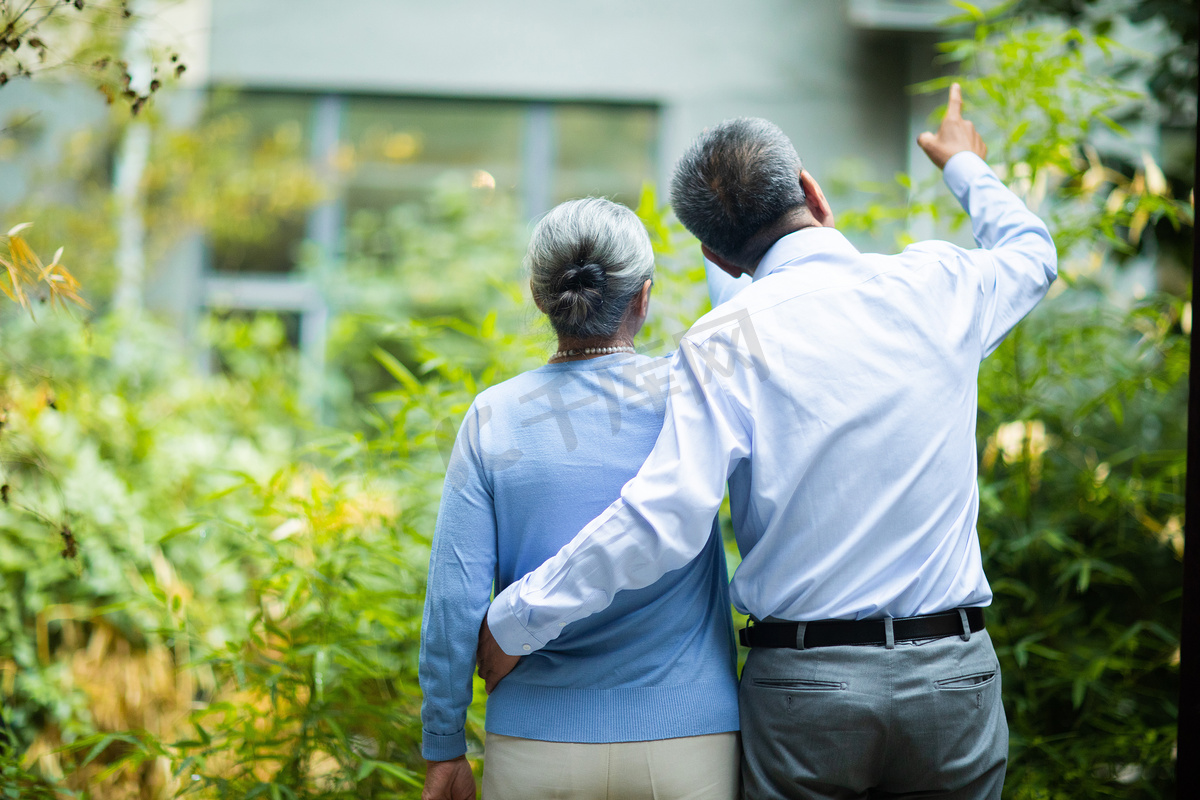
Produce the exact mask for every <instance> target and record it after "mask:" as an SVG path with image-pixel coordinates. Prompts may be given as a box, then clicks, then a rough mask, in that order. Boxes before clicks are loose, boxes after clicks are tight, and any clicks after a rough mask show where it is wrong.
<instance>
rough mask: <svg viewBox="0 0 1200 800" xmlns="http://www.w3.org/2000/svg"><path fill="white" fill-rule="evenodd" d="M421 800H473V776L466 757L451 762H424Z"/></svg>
mask: <svg viewBox="0 0 1200 800" xmlns="http://www.w3.org/2000/svg"><path fill="white" fill-rule="evenodd" d="M425 764H426V769H425V788H423V789H422V790H421V800H475V797H476V795H475V776H474V775H473V774H471V765H470V764H468V763H467V757H466V756H459V757H458V758H455V759H453V760H451V761H426V762H425Z"/></svg>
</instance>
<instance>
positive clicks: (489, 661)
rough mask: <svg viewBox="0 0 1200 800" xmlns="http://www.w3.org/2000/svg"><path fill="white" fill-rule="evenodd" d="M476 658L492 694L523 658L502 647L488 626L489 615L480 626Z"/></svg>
mask: <svg viewBox="0 0 1200 800" xmlns="http://www.w3.org/2000/svg"><path fill="white" fill-rule="evenodd" d="M475 660H476V661H477V662H479V677H481V678H483V682H484V686H485V687H486V688H487V693H488V694H491V693H492V690H493V689H495V688H496V684H497V683H499V682H500V681H501V680H502V679H503V678H504V676H505V675H507V674H508V673H510V672H512V671H513V669H514V668H515V667H516V666H517V662H518V661H520V660H521V657H520V656H510V655H509V654H508V653H506V652H504V651H503V650H502V649H500V644H499V643H498V642H497V641H496V637H494V636H492V631H491V629H490V628H488V624H487V615H486V614H485V615H484V617H483V624H482V625H480V626H479V649H478V650H476V651H475Z"/></svg>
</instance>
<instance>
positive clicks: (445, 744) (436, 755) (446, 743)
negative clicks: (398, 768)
mask: <svg viewBox="0 0 1200 800" xmlns="http://www.w3.org/2000/svg"><path fill="white" fill-rule="evenodd" d="M466 752H467V732H466V731H465V730H462V731H459V732H458V733H451V734H442V733H430V732H429V731H425V730H423V731H421V757H422V758H424V759H425V760H426V761H450V760H452V759H455V758H458V757H459V756H461V755H466Z"/></svg>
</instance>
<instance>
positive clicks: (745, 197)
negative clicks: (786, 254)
mask: <svg viewBox="0 0 1200 800" xmlns="http://www.w3.org/2000/svg"><path fill="white" fill-rule="evenodd" d="M799 172H800V156H799V155H797V154H796V148H795V147H794V146H793V145H792V142H791V140H790V139H788V137H787V135H785V134H784V132H783V131H782V130H780V129H779V126H777V125H775V124H774V123H772V122H768V121H767V120H765V119H756V118H753V117H740V118H738V119H730V120H726V121H724V122H722V123H721V124H720V125H717V126H716V127H713V128H708V129H707V130H705V131H704V132H703V133H701V134H700V135H699V136H698V137H696V141H694V142H692V145H691V146H690V147H689V148H688V149H687V152H685V153H684V154H683V157H682V158H680V159H679V163H678V164H676V165H675V175H674V177H673V178H672V179H671V205H672V207H673V208H674V210H675V216H677V217H678V218H679V221H680V222H682V223H683V225H684V227H685V228H687V229H688V230H689V231H691V232H692V234H693V235H694V236H695V237H696V238H697V239H699V240H700V241H701V242H702V243H703V244H705V245H706V246H708V248H709V249H710V250H712V251H713V252H715V253H716V254H717V255H719V256H721V257H722V258H726V259H729V260H730V261H733V262H735V263H738V264H739V265H743V264H744V265H746V266H751V267H752V266H754V264H757V263H758V260H759V259H760V258H762V256H763V254H764V253H765V252H766V249H767V247H769V246H770V243H769V242H767V243H765V246H760V247H755V248H753V250H759V249H761V252H749V251H748V246H749V244H750V240H751V239H752V238H753V237H754V235H755V234H756V233H758V232H759V231H761V230H762V229H763V228H765V227H766V226H768V225H770V224H771V223H773V222H776V221H777V220H779V219H780V218H782V217H783V215H784V214H786V213H787V212H789V211H791V210H792V209H794V208H796V207H797V206H802V205H804V190H803V189H802V188H801V187H800V181H799V178H798V175H799ZM756 244H758V243H756Z"/></svg>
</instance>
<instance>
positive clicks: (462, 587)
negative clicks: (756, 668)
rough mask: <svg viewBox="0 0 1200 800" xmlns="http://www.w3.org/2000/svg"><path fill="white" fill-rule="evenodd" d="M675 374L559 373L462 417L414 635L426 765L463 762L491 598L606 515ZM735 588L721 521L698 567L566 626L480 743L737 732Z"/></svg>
mask: <svg viewBox="0 0 1200 800" xmlns="http://www.w3.org/2000/svg"><path fill="white" fill-rule="evenodd" d="M666 363H667V362H666V359H653V358H649V357H646V356H641V355H627V354H614V355H607V356H601V357H600V358H595V359H591V360H588V361H574V362H567V363H560V364H550V365H547V366H544V367H540V368H538V369H535V370H531V371H529V372H526V373H523V374H521V375H518V376H517V377H515V378H513V379H511V380H508V381H505V382H504V383H501V384H499V385H497V386H493V387H492V388H490V389H488V390H486V391H484V392H483V393H481V394H480V395H479V396H478V397H477V398H475V402H474V403H473V404H472V405H471V408H470V409H469V410H468V411H467V414H466V417H465V418H464V420H463V424H462V427H461V428H460V430H459V433H458V439H457V441H456V442H455V445H454V451H453V454H452V455H451V458H450V464H449V466H448V467H447V470H446V483H445V487H444V489H443V493H442V503H441V509H440V510H439V512H438V520H437V528H436V530H435V532H434V537H433V552H432V555H431V558H430V564H429V583H428V590H427V594H426V598H425V614H424V620H423V624H422V629H421V663H420V680H421V688H422V691H423V693H424V702H423V704H422V707H421V719H422V723H423V727H424V741H423V743H422V753H423V755H424V757H425V758H427V759H430V760H435V761H444V760H447V759H451V758H456V757H457V756H460V755H462V754H463V753H465V752H466V736H465V733H464V725H465V722H466V714H467V707H468V706H469V705H470V703H471V694H472V673H473V671H474V666H475V648H476V645H477V642H478V634H479V625H480V623H481V622H482V620H483V617H484V614H485V613H486V612H487V608H488V604H489V602H490V600H491V597H492V588H493V583H494V584H495V590H496V592H497V593H499V592H500V591H502V590H503V589H504V588H505V587H506V586H508V585H509V584H510V583H512V582H514V581H516V580H518V579H520V578H521V577H522V576H524V575H525V574H526V573H528V572H530V571H531V570H533V569H535V568H536V567H538V566H539V565H541V563H542V562H543V561H545V560H546V559H547V558H549V557H550V556H552V555H554V554H555V553H557V552H558V550H559V549H560V548H561V547H562V546H563V545H564V544H566V543H567V542H569V541H570V540H571V539H572V538H574V536H575V534H576V533H578V532H579V530H580V529H581V528H583V527H584V525H586V524H587V523H588V522H590V521H591V520H592V518H593V517H595V516H596V515H598V514H599V513H600V512H602V511H603V510H604V509H605V508H606V507H607V506H608V504H609V503H611V502H612V501H613V500H614V499H615V498H616V497H617V496H618V494H619V493H620V490H621V487H622V486H623V485H624V484H625V482H626V481H628V480H629V479H630V478H632V477H633V476H634V474H635V473H636V472H637V471H638V469H639V468H640V467H641V465H642V462H643V461H644V460H645V458H646V455H647V454H648V453H649V452H650V449H651V448H652V447H653V446H654V442H655V440H656V439H657V438H658V434H659V430H660V429H661V428H662V422H663V413H664V408H665V403H666V392H667V388H668V387H667V385H666V374H667V370H666ZM735 662H736V657H735V649H734V643H733V626H732V622H731V619H730V612H729V586H728V575H727V572H726V568H725V554H724V550H723V548H722V545H721V537H720V535H719V533H718V531H717V525H716V521H715V520H714V521H713V526H712V532H711V535H710V538H709V541H708V544H707V546H706V547H705V548H704V550H703V552H701V554H700V555H699V556H698V557H697V558H696V559H695V560H693V561H692V562H691V563H689V564H688V565H686V566H685V567H683V568H681V569H678V570H676V571H674V572H671V573H668V574H667V575H666V576H664V577H663V578H662V579H660V580H659V581H658V582H657V583H654V584H652V585H651V586H648V587H646V588H644V589H638V590H634V591H626V592H621V593H620V594H619V595H618V596H617V597H616V599H615V600H614V601H613V603H612V604H611V605H610V606H609V607H608V608H607V609H606V610H605V611H603V612H601V613H599V614H596V615H594V616H591V617H588V618H586V619H584V620H580V621H577V622H572V623H570V624H569V625H567V626H566V628H565V629H564V631H563V633H562V635H561V636H559V637H558V638H557V639H555V640H554V643H553V645H552V647H551V648H547V649H545V650H541V651H538V652H536V653H533V654H532V655H529V656H527V657H525V658H523V659H521V662H520V663H519V664H518V666H517V668H516V669H514V670H513V671H512V673H511V674H509V676H508V677H506V678H505V679H504V680H503V681H501V682H500V684H499V686H497V688H496V690H495V691H494V692H493V693H492V694H491V695H490V696H489V698H488V707H487V723H486V726H485V727H486V730H487V731H488V732H490V733H499V734H503V735H506V736H518V737H522V738H526V739H539V740H543V741H551V742H629V741H645V740H653V739H667V738H673V737H678V736H699V735H703V734H710V733H721V732H725V731H735V730H737V729H738V710H737V675H736V663H735Z"/></svg>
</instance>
